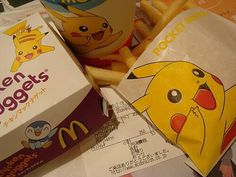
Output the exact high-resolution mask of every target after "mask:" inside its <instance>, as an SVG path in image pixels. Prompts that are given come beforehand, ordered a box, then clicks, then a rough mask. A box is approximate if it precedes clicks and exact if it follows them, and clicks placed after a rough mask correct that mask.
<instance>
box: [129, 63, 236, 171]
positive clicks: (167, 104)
mask: <svg viewBox="0 0 236 177" xmlns="http://www.w3.org/2000/svg"><path fill="white" fill-rule="evenodd" d="M147 77H152V80H151V81H150V83H149V84H148V86H147V89H146V92H145V95H144V96H142V97H140V98H138V99H137V100H136V101H134V102H133V103H132V105H133V106H134V107H135V108H136V109H137V110H138V111H139V112H140V113H143V112H146V113H147V115H148V116H149V118H150V119H151V121H152V122H153V123H154V125H155V126H156V127H157V128H158V129H159V130H161V132H162V133H163V134H164V135H165V136H166V137H167V138H168V139H169V140H171V142H173V143H174V144H177V146H179V147H180V148H181V149H182V150H184V151H185V152H186V153H187V154H188V155H189V157H190V158H191V159H192V161H193V162H194V163H195V165H196V166H197V167H198V168H199V170H200V172H202V174H204V175H206V174H207V173H208V172H209V170H210V169H211V168H212V167H213V166H214V165H215V163H216V161H217V160H218V159H219V158H220V155H221V153H222V152H224V150H225V148H226V147H228V146H229V144H230V142H232V140H233V139H235V136H236V123H235V122H236V85H234V86H232V87H231V88H229V89H228V90H224V86H223V84H222V82H221V80H220V79H219V78H217V77H216V76H214V75H212V74H210V73H208V72H206V71H204V70H203V69H201V68H199V67H198V66H196V65H194V64H192V63H189V62H184V61H176V62H155V63H150V64H146V65H143V66H140V67H137V68H135V69H134V70H133V71H132V73H131V74H130V75H129V76H128V78H127V79H142V78H147Z"/></svg>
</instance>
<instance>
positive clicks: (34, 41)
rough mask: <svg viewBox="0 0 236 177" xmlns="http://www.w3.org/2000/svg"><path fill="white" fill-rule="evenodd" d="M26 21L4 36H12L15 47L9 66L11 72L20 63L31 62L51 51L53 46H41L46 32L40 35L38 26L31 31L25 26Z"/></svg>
mask: <svg viewBox="0 0 236 177" xmlns="http://www.w3.org/2000/svg"><path fill="white" fill-rule="evenodd" d="M26 23H27V21H26V20H25V21H23V22H20V23H18V24H17V25H15V26H13V27H11V28H9V29H7V30H6V31H5V32H4V34H6V35H9V36H13V43H14V46H15V55H16V57H15V59H14V61H13V64H12V66H11V72H16V71H17V70H18V69H19V68H20V66H21V65H22V63H24V62H28V61H31V60H33V59H35V58H37V57H38V56H39V55H41V54H43V53H46V52H50V51H53V50H54V49H55V48H54V47H53V46H46V45H42V39H43V37H45V36H46V35H47V34H48V32H46V33H41V32H40V30H39V29H40V28H42V26H39V27H37V28H35V29H31V27H30V26H27V25H26Z"/></svg>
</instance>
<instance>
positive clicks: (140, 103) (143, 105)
mask: <svg viewBox="0 0 236 177" xmlns="http://www.w3.org/2000/svg"><path fill="white" fill-rule="evenodd" d="M132 105H133V106H134V107H135V108H136V109H137V111H138V112H140V113H142V112H144V111H146V110H147V109H148V108H149V107H150V96H149V95H144V96H143V97H141V98H139V99H138V100H136V101H134V102H133V103H132Z"/></svg>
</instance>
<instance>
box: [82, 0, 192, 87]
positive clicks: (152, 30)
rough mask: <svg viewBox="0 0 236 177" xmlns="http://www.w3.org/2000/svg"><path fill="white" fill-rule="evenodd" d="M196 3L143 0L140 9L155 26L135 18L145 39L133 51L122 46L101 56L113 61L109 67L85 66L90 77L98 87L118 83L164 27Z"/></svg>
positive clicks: (139, 31) (182, 0)
mask: <svg viewBox="0 0 236 177" xmlns="http://www.w3.org/2000/svg"><path fill="white" fill-rule="evenodd" d="M195 6H196V5H195V4H194V3H193V2H192V0H173V2H172V3H171V4H170V5H167V4H165V3H164V2H163V1H162V0H141V1H140V9H141V11H142V12H143V13H144V14H145V15H146V16H147V18H148V20H149V22H150V23H151V24H153V25H154V26H149V25H147V24H146V23H145V22H144V21H143V20H142V19H137V20H135V23H134V28H135V30H136V32H138V33H139V34H140V36H142V37H143V40H142V41H141V42H140V43H139V45H138V46H137V47H135V48H134V49H133V50H132V51H131V50H130V49H129V48H128V47H126V46H125V47H122V48H121V49H120V50H119V52H118V54H111V55H107V56H105V57H102V58H100V59H101V60H110V61H112V64H111V66H109V67H107V68H96V67H92V66H85V70H86V71H87V73H88V77H89V78H90V80H91V81H92V83H93V84H95V85H96V87H97V88H98V87H99V86H102V85H110V84H114V85H117V84H118V83H119V82H120V81H121V79H122V78H123V77H124V75H125V74H126V72H128V69H129V68H131V67H132V65H133V64H134V63H135V62H136V59H137V57H139V56H140V55H141V54H142V53H143V51H144V50H145V49H146V48H147V46H148V45H149V44H150V43H151V42H152V41H153V39H154V38H155V37H156V36H157V35H158V34H159V33H160V32H161V31H162V29H163V28H164V27H165V26H166V25H167V24H168V23H169V22H170V21H171V20H172V19H173V18H174V17H175V16H176V15H177V14H178V13H179V12H181V11H182V10H185V9H190V8H193V7H195Z"/></svg>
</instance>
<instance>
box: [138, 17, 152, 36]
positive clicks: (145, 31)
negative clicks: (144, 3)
mask: <svg viewBox="0 0 236 177" xmlns="http://www.w3.org/2000/svg"><path fill="white" fill-rule="evenodd" d="M134 28H135V29H136V30H137V32H138V33H139V34H140V35H141V36H142V37H143V38H146V37H147V36H148V35H149V34H150V32H151V30H150V29H149V27H148V25H147V24H145V23H144V22H143V20H141V19H140V20H136V21H135V22H134Z"/></svg>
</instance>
